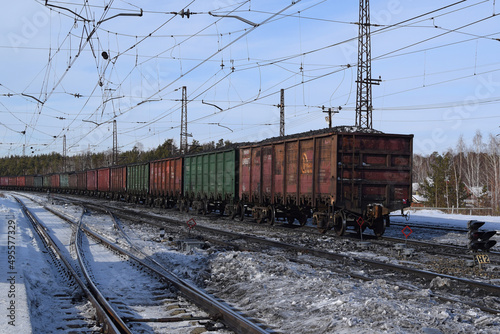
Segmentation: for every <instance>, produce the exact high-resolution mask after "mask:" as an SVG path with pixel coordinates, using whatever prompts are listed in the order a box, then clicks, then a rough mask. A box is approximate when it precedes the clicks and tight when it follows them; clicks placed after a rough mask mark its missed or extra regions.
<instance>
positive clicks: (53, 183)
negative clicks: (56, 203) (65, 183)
mask: <svg viewBox="0 0 500 334" xmlns="http://www.w3.org/2000/svg"><path fill="white" fill-rule="evenodd" d="M50 189H52V191H59V190H60V189H61V183H60V180H59V174H52V175H50Z"/></svg>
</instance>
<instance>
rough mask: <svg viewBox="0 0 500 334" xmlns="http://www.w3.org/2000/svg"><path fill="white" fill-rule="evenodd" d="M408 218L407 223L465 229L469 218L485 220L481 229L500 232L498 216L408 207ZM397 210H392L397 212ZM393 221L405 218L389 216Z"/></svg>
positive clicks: (499, 218)
mask: <svg viewBox="0 0 500 334" xmlns="http://www.w3.org/2000/svg"><path fill="white" fill-rule="evenodd" d="M408 211H409V212H410V220H409V221H408V222H407V223H408V225H410V226H411V224H419V225H424V224H426V225H431V226H447V227H457V228H462V229H465V228H467V222H468V221H469V220H478V221H482V222H485V224H484V225H483V227H482V229H485V230H496V231H498V232H500V216H477V215H461V214H448V213H443V212H442V211H439V210H428V209H426V210H416V209H410V210H408ZM398 213H399V212H394V214H398ZM391 221H393V222H401V223H404V222H406V220H405V219H404V218H403V217H391Z"/></svg>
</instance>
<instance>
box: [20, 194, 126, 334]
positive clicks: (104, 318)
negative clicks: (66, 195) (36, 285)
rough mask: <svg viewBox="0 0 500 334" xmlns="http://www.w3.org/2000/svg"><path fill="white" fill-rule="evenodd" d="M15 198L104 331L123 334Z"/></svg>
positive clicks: (26, 209) (39, 225)
mask: <svg viewBox="0 0 500 334" xmlns="http://www.w3.org/2000/svg"><path fill="white" fill-rule="evenodd" d="M12 197H14V199H15V200H16V201H17V202H18V203H19V204H20V205H21V208H22V210H23V212H24V214H25V216H26V217H27V218H28V220H29V221H30V223H31V225H32V226H33V228H34V230H35V231H36V232H37V233H38V235H39V236H40V238H41V239H42V241H43V242H44V244H45V245H46V247H47V249H48V250H50V251H51V252H54V253H55V254H56V255H57V257H58V258H59V259H60V261H61V262H62V263H63V264H64V266H65V267H66V269H67V270H68V272H69V273H70V274H71V276H72V278H73V279H74V280H75V282H76V283H77V284H78V285H79V286H80V288H81V289H82V291H83V292H84V293H85V296H86V297H87V299H88V300H89V301H90V303H91V304H92V306H93V307H94V308H95V310H96V316H97V319H98V321H100V323H101V324H102V329H103V333H106V334H121V333H122V332H121V331H120V330H119V329H118V328H117V327H116V326H115V324H114V323H113V321H112V320H111V318H110V317H109V316H108V314H107V313H106V311H105V310H104V308H103V307H102V306H101V304H100V303H99V301H98V300H97V299H96V298H95V297H94V296H93V295H92V293H91V292H90V290H89V289H88V288H87V286H86V285H85V283H84V282H83V281H82V280H81V279H80V277H79V276H78V274H77V272H76V270H75V269H74V268H73V266H72V265H71V264H70V263H69V261H68V260H67V259H66V258H65V256H64V255H63V254H62V252H61V250H60V249H59V247H58V246H57V244H56V243H55V242H54V240H53V239H52V237H51V236H50V235H49V234H48V232H47V228H46V227H45V226H44V225H43V224H42V223H41V222H40V221H39V220H38V219H37V218H36V217H35V216H34V215H33V214H32V213H31V211H30V210H29V209H28V208H27V207H26V205H25V204H24V203H23V201H21V200H20V199H19V198H18V197H16V196H14V195H12Z"/></svg>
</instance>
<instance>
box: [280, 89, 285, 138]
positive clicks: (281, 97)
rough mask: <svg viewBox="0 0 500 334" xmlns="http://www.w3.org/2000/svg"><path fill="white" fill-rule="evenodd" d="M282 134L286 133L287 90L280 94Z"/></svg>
mask: <svg viewBox="0 0 500 334" xmlns="http://www.w3.org/2000/svg"><path fill="white" fill-rule="evenodd" d="M279 107H280V136H281V137H283V136H284V135H285V90H284V89H282V90H281V94H280V104H279Z"/></svg>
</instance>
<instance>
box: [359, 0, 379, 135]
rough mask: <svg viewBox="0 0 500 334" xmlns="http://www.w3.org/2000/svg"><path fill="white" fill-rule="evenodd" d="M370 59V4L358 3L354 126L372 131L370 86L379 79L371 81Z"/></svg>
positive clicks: (365, 0)
mask: <svg viewBox="0 0 500 334" xmlns="http://www.w3.org/2000/svg"><path fill="white" fill-rule="evenodd" d="M371 76H372V58H371V40H370V3H369V0H360V1H359V30H358V76H357V80H356V83H357V90H356V126H359V127H362V128H368V129H372V128H373V126H372V109H373V106H372V85H378V84H379V83H380V79H372V77H371Z"/></svg>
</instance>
